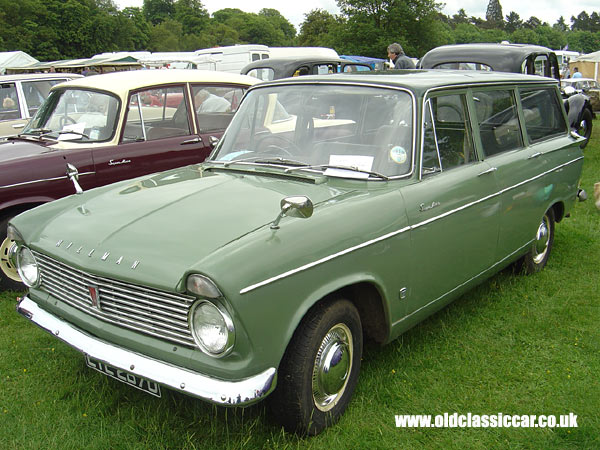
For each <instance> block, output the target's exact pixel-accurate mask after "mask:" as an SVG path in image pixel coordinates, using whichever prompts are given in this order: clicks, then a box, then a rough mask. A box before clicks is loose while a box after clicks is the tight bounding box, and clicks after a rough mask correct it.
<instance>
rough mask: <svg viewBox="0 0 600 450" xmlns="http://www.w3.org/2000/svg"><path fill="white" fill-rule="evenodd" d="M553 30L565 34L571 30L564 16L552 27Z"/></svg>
mask: <svg viewBox="0 0 600 450" xmlns="http://www.w3.org/2000/svg"><path fill="white" fill-rule="evenodd" d="M552 28H554V29H556V30H558V31H560V32H562V33H564V32H566V31H567V30H568V29H569V26H568V25H567V23H566V22H565V18H564V17H563V16H560V18H559V19H558V20H557V21H556V23H555V24H554V25H552Z"/></svg>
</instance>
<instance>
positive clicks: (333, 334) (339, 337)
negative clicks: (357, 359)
mask: <svg viewBox="0 0 600 450" xmlns="http://www.w3.org/2000/svg"><path fill="white" fill-rule="evenodd" d="M352 356H353V345H352V333H351V332H350V329H349V328H348V327H347V326H346V325H344V324H343V323H338V324H337V325H334V326H333V327H331V329H330V330H329V331H328V332H327V334H325V337H324V338H323V340H322V341H321V345H320V346H319V350H318V352H317V356H316V358H315V363H314V366H313V374H312V390H313V399H314V402H315V406H316V407H317V408H318V409H319V410H321V411H329V410H330V409H332V408H333V407H334V406H335V405H336V404H337V403H338V402H339V400H340V398H341V397H342V394H343V393H344V391H345V390H346V385H347V384H348V378H349V376H350V372H351V371H352Z"/></svg>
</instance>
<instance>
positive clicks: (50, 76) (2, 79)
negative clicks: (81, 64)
mask: <svg viewBox="0 0 600 450" xmlns="http://www.w3.org/2000/svg"><path fill="white" fill-rule="evenodd" d="M57 78H58V79H61V80H62V79H65V78H82V77H81V75H78V74H75V73H68V72H65V73H58V72H54V73H14V74H12V75H0V83H8V82H10V81H30V80H55V79H57Z"/></svg>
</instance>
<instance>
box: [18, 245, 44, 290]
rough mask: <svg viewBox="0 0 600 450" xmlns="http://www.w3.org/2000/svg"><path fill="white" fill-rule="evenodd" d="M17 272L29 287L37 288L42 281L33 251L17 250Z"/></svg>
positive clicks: (25, 248)
mask: <svg viewBox="0 0 600 450" xmlns="http://www.w3.org/2000/svg"><path fill="white" fill-rule="evenodd" d="M17 272H19V276H20V277H21V280H22V281H23V283H25V285H26V286H28V287H36V286H37V285H38V284H39V281H40V271H39V268H38V264H37V261H36V260H35V257H34V256H33V253H32V252H31V250H29V249H28V248H27V247H20V248H19V249H18V250H17Z"/></svg>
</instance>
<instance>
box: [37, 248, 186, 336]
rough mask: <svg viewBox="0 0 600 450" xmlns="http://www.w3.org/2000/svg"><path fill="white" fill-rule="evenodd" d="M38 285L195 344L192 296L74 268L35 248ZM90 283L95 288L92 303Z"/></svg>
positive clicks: (113, 318) (125, 322)
mask: <svg viewBox="0 0 600 450" xmlns="http://www.w3.org/2000/svg"><path fill="white" fill-rule="evenodd" d="M33 253H34V255H35V257H36V260H37V262H38V264H39V266H40V273H41V279H42V281H41V284H40V289H42V290H44V291H46V292H48V293H49V294H50V295H52V296H53V297H55V298H57V299H59V300H61V301H63V302H65V303H67V304H69V305H71V306H73V307H74V308H77V309H79V310H80V311H83V312H85V313H87V314H89V315H91V316H93V317H96V318H98V319H100V320H103V321H105V322H110V323H113V324H116V325H119V326H121V327H124V328H129V329H131V330H135V331H138V332H141V333H145V334H149V335H151V336H155V337H158V338H162V339H166V340H169V341H171V342H175V343H178V344H183V345H187V346H194V345H195V344H194V339H193V338H192V335H191V332H190V329H189V326H188V312H189V310H190V307H191V305H192V303H193V302H194V300H195V298H194V297H191V296H188V295H182V294H174V293H170V292H164V291H159V290H157V289H152V288H148V287H145V286H137V285H134V284H129V283H124V282H122V281H117V280H111V279H109V278H103V277H99V276H96V275H92V274H89V273H86V272H83V271H81V270H77V269H74V268H72V267H69V266H67V265H66V264H63V263H61V262H59V261H56V260H54V259H52V258H49V257H48V256H46V255H43V254H41V253H38V252H33ZM90 287H95V288H96V289H97V292H98V299H99V300H98V305H99V306H94V305H93V304H92V298H91V296H90Z"/></svg>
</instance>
